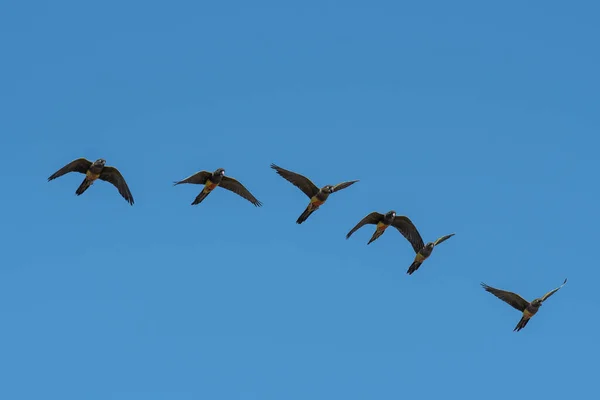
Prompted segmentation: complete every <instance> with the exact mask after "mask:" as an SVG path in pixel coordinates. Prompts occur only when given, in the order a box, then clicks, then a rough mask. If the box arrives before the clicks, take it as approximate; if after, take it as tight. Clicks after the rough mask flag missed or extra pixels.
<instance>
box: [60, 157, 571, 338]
mask: <svg viewBox="0 0 600 400" xmlns="http://www.w3.org/2000/svg"><path fill="white" fill-rule="evenodd" d="M105 164H106V161H105V160H103V159H98V160H96V161H94V162H91V161H89V160H87V159H85V158H79V159H77V160H74V161H71V162H70V163H68V164H67V165H65V166H64V167H62V168H61V169H59V170H58V171H56V172H55V173H54V174H52V175H51V176H50V177H49V178H48V181H51V180H53V179H56V178H58V177H60V176H62V175H65V174H67V173H69V172H79V173H81V174H84V175H85V178H84V179H83V182H81V184H80V185H79V187H78V188H77V190H76V191H75V194H77V195H78V196H79V195H81V194H83V193H84V192H85V191H86V190H87V189H88V188H89V187H90V186H91V185H92V184H93V183H94V182H95V181H96V180H97V179H100V180H103V181H106V182H109V183H111V184H112V185H114V186H115V187H116V188H117V190H118V191H119V193H120V194H121V196H123V198H124V199H125V200H126V201H127V202H128V203H129V204H131V205H133V203H134V200H133V196H132V194H131V191H130V190H129V187H128V186H127V182H126V181H125V178H123V175H121V173H120V172H119V170H118V169H117V168H115V167H109V166H106V165H105ZM271 168H273V169H274V170H275V172H277V174H278V175H279V176H281V177H282V178H284V179H285V180H287V181H288V182H290V183H291V184H293V185H294V186H296V187H297V188H298V189H300V190H301V191H302V192H303V193H304V194H305V195H306V196H308V198H309V199H310V202H309V203H308V206H307V207H306V209H305V210H304V211H303V212H302V214H300V216H299V217H298V219H297V221H296V223H298V224H301V223H303V222H304V221H306V220H307V219H308V217H309V216H310V215H311V214H312V213H313V212H315V211H316V210H318V209H319V207H321V206H322V205H323V204H324V203H325V202H326V201H327V198H328V197H329V195H331V194H332V193H335V192H338V191H340V190H342V189H345V188H347V187H349V186H351V185H353V184H354V183H356V182H358V180H353V181H347V182H342V183H338V184H337V185H325V186H323V187H321V188H318V187H317V186H316V185H315V184H314V183H313V182H312V181H311V180H310V179H308V178H307V177H305V176H303V175H300V174H298V173H295V172H292V171H289V170H287V169H283V168H281V167H279V166H277V165H275V164H271ZM182 183H191V184H197V185H204V188H203V189H202V191H201V192H200V194H198V196H196V198H195V199H194V201H193V202H192V205H196V204H199V203H201V202H202V201H203V200H204V199H205V198H206V197H207V196H208V195H209V194H210V193H211V192H212V191H213V190H214V189H215V188H216V187H217V186H219V187H222V188H223V189H227V190H229V191H231V192H233V193H235V194H237V195H239V196H241V197H243V198H244V199H246V200H248V201H249V202H250V203H252V204H253V205H255V206H256V207H260V206H262V203H261V202H260V201H258V200H257V199H256V197H254V195H252V193H250V191H249V190H248V189H246V187H245V186H244V185H242V184H241V183H240V182H239V181H237V180H236V179H233V178H230V177H228V176H225V170H224V169H223V168H218V169H216V170H215V171H214V172H208V171H200V172H197V173H195V174H193V175H191V176H189V177H187V178H185V179H183V180H181V181H177V182H175V183H174V185H180V184H182ZM367 224H370V225H375V232H374V233H373V236H371V239H370V240H369V242H368V243H367V244H371V243H372V242H374V241H375V240H377V239H378V238H379V237H380V236H381V235H382V234H383V233H384V232H385V230H386V229H387V228H388V227H390V226H393V227H394V228H396V229H397V230H398V231H399V232H400V233H401V234H402V236H404V238H406V240H408V242H409V243H410V244H411V246H412V248H413V249H414V251H415V253H416V255H415V258H414V260H413V262H412V264H411V265H410V267H409V268H408V271H407V273H408V274H409V275H412V274H413V273H414V272H415V271H416V270H418V269H419V267H420V266H421V264H423V262H424V261H425V260H426V259H427V258H429V256H431V253H432V252H433V249H434V247H435V246H437V245H439V244H441V243H442V242H444V241H446V240H448V239H449V238H451V237H452V236H454V233H451V234H449V235H445V236H442V237H440V238H439V239H437V240H436V241H434V242H428V243H427V244H425V243H424V242H423V239H422V238H421V235H420V233H419V231H418V230H417V228H416V227H415V225H414V224H413V223H412V221H411V220H410V219H409V218H408V217H406V216H403V215H397V214H396V212H395V211H393V210H391V211H388V212H387V213H385V214H381V213H379V212H376V211H374V212H372V213H370V214H368V215H367V216H365V217H364V218H363V219H362V220H360V221H359V222H358V223H357V224H356V226H354V228H352V229H351V230H350V232H348V234H347V235H346V239H348V238H350V236H351V235H352V234H353V233H354V232H356V231H357V230H358V229H360V228H361V227H363V226H364V225H367ZM566 283H567V279H565V280H564V282H563V283H562V285H560V286H559V287H557V288H556V289H553V290H551V291H549V292H548V293H546V294H545V295H543V296H542V297H539V298H536V299H534V300H533V301H531V302H528V301H527V300H525V299H524V298H522V297H521V296H519V295H518V294H516V293H513V292H508V291H506V290H501V289H496V288H493V287H491V286H488V285H486V284H485V283H482V284H481V285H482V286H483V288H484V289H485V290H486V291H487V292H489V293H491V294H493V295H494V296H496V297H497V298H499V299H501V300H503V301H504V302H506V303H508V304H510V305H511V306H513V307H514V308H516V309H517V310H519V311H521V312H522V317H521V320H520V321H519V323H518V324H517V326H516V327H515V328H514V331H520V330H521V329H523V328H524V327H525V326H526V325H527V323H528V322H529V320H530V319H531V317H533V316H534V315H535V314H536V313H537V312H538V310H539V308H540V306H541V305H542V303H543V302H544V301H546V300H548V298H549V297H550V296H552V295H553V294H554V293H556V292H557V291H558V290H559V289H560V288H562V287H563V286H564V285H565V284H566Z"/></svg>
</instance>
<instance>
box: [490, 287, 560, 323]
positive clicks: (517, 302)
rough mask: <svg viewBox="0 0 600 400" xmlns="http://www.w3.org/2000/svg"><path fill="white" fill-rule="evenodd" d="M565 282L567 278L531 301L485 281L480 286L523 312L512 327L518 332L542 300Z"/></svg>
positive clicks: (536, 310)
mask: <svg viewBox="0 0 600 400" xmlns="http://www.w3.org/2000/svg"><path fill="white" fill-rule="evenodd" d="M566 283H567V279H565V281H564V282H563V283H562V285H560V286H559V287H557V288H556V289H553V290H551V291H549V292H548V293H546V294H545V295H543V296H542V297H540V298H537V299H534V300H533V301H532V302H531V303H530V302H528V301H527V300H525V299H524V298H522V297H521V296H519V295H518V294H516V293H513V292H508V291H506V290H502V289H496V288H494V287H491V286H488V285H486V284H485V283H482V284H481V286H482V287H483V288H484V289H485V290H486V291H487V292H489V293H491V294H493V295H494V296H496V297H497V298H499V299H500V300H502V301H504V302H505V303H507V304H509V305H511V306H512V307H513V308H515V309H517V310H519V311H521V312H522V313H523V314H522V316H521V319H520V320H519V322H518V323H517V326H515V329H513V331H516V332H518V331H520V330H521V329H523V328H525V326H526V325H527V323H528V322H529V320H530V319H531V318H532V317H533V316H534V315H535V314H537V312H538V310H539V309H540V307H541V306H542V303H543V302H544V301H546V300H548V298H549V297H550V296H552V295H553V294H554V293H556V292H557V291H558V290H559V289H560V288H562V287H563V286H564V285H565V284H566Z"/></svg>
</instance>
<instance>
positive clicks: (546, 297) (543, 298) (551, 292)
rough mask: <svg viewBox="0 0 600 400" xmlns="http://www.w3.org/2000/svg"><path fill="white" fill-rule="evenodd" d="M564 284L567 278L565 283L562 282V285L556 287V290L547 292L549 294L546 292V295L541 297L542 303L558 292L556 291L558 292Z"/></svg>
mask: <svg viewBox="0 0 600 400" xmlns="http://www.w3.org/2000/svg"><path fill="white" fill-rule="evenodd" d="M566 283H567V278H565V281H564V282H563V284H562V285H560V286H559V287H557V288H556V289H554V290H551V291H549V292H548V293H546V294H545V295H544V296H542V298H541V300H542V302H544V301H546V300H548V297H550V296H552V295H553V294H554V293H556V292H558V290H559V289H560V288H561V287H563V286H565V284H566Z"/></svg>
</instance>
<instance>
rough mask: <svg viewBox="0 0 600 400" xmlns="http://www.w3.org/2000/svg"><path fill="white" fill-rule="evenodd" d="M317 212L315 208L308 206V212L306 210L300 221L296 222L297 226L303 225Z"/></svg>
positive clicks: (299, 218)
mask: <svg viewBox="0 0 600 400" xmlns="http://www.w3.org/2000/svg"><path fill="white" fill-rule="evenodd" d="M314 211H315V209H314V208H311V206H310V205H309V206H307V207H306V210H304V212H303V213H302V214H300V216H299V217H298V219H297V220H296V223H297V224H301V223H303V222H304V221H306V219H307V218H308V217H309V216H310V214H312V213H313V212H314Z"/></svg>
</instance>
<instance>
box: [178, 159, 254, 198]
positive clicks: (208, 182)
mask: <svg viewBox="0 0 600 400" xmlns="http://www.w3.org/2000/svg"><path fill="white" fill-rule="evenodd" d="M182 183H192V184H197V185H204V189H202V191H201V192H200V194H198V196H196V198H195V199H194V201H193V202H192V205H196V204H199V203H201V202H202V200H204V199H205V198H206V196H208V195H209V194H210V193H211V192H212V191H213V190H214V189H215V188H216V187H217V186H220V187H222V188H223V189H227V190H229V191H230V192H233V193H235V194H237V195H238V196H240V197H243V198H244V199H246V200H248V201H249V202H250V203H252V204H254V205H255V206H256V207H260V206H262V203H261V202H260V201H258V199H256V197H254V196H253V195H252V193H250V191H249V190H248V189H246V187H245V186H244V185H242V184H241V183H240V182H238V181H237V180H235V179H233V178H230V177H228V176H225V170H224V169H223V168H218V169H216V170H215V171H214V172H212V173H211V172H208V171H200V172H196V173H195V174H193V175H191V176H188V177H187V178H185V179H183V180H181V181H178V182H175V183H174V185H179V184H182Z"/></svg>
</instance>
